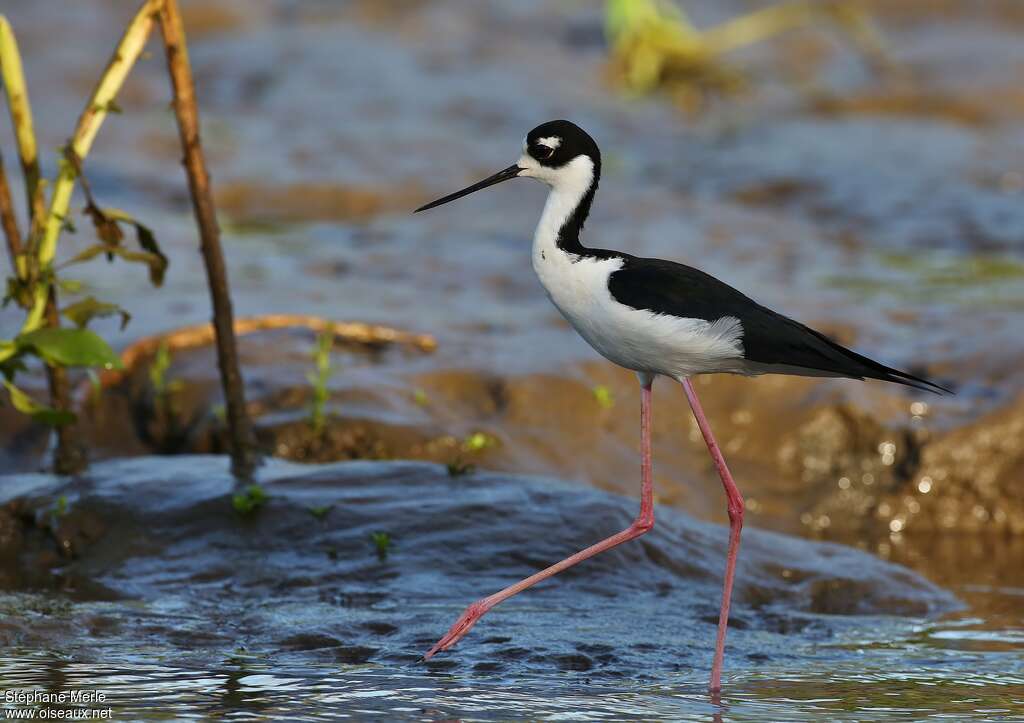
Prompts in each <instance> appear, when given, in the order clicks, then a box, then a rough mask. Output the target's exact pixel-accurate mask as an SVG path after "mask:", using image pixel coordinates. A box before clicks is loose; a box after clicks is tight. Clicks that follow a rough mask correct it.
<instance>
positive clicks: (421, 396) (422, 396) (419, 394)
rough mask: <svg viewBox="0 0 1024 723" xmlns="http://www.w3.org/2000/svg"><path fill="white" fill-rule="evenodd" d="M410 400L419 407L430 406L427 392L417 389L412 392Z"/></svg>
mask: <svg viewBox="0 0 1024 723" xmlns="http://www.w3.org/2000/svg"><path fill="white" fill-rule="evenodd" d="M412 400H413V401H414V402H416V404H418V405H419V406H421V407H425V406H427V405H428V404H430V397H429V396H427V392H426V391H425V390H423V389H421V388H419V387H417V388H416V389H414V390H413V392H412Z"/></svg>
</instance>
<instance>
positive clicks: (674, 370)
mask: <svg viewBox="0 0 1024 723" xmlns="http://www.w3.org/2000/svg"><path fill="white" fill-rule="evenodd" d="M518 177H527V178H535V179H537V180H538V181H541V182H542V183H545V184H547V185H548V186H549V187H550V188H551V191H550V193H549V194H548V200H547V203H546V204H545V205H544V211H543V213H542V214H541V217H540V223H538V224H537V231H536V233H535V234H534V237H533V268H534V270H535V271H536V272H537V276H538V277H540V282H541V284H543V286H544V290H545V291H547V294H548V296H549V297H550V298H551V301H552V302H553V303H554V305H555V306H556V307H558V310H559V311H561V312H562V314H563V316H565V318H566V319H567V320H568V321H569V323H570V324H572V326H573V328H575V329H576V331H577V332H579V334H580V335H581V336H582V337H583V338H584V339H586V340H587V342H589V343H590V345H591V346H592V347H594V349H596V350H597V351H598V352H600V353H601V354H602V355H603V356H605V357H606V358H607V359H609V360H611V361H613V362H615V363H616V364H618V365H619V366H622V367H625V368H626V369H631V370H633V371H635V372H636V373H637V376H638V377H639V379H640V386H641V396H640V437H641V455H642V462H641V467H640V469H641V496H640V514H639V515H638V516H637V518H636V520H634V521H633V524H631V525H630V526H629V527H628V528H626V529H625V530H623V531H622V532H619V533H618V534H616V535H612V536H611V537H609V538H607V539H605V540H602V541H601V542H598V543H597V544H595V545H592V546H591V547H588V548H587V549H585V550H582V551H580V552H577V553H576V554H575V555H573V556H571V557H569V558H566V559H565V560H562V561H561V562H559V563H557V564H554V565H552V566H551V567H549V568H547V569H545V570H542V571H540V572H538V573H536V574H535V575H532V576H530V577H528V578H526V579H525V580H522V581H521V582H517V583H516V584H515V585H510V586H509V587H507V588H505V589H504V590H501V591H499V592H496V593H494V594H493V595H490V596H489V597H485V598H482V599H480V600H478V601H476V602H475V603H473V604H472V605H470V606H469V608H467V610H466V611H465V613H463V615H462V617H460V618H459V619H458V620H457V621H456V623H455V624H454V625H453V626H452V627H451V629H450V630H449V631H448V632H447V633H446V634H445V636H444V637H443V638H441V639H440V640H439V641H438V642H437V644H436V645H434V647H433V648H431V649H430V651H429V652H427V654H426V656H425V657H426V658H430V657H431V656H432V655H434V654H435V653H437V652H438V651H440V650H447V649H448V648H450V647H451V646H453V645H454V644H455V643H456V642H458V641H459V640H460V639H461V638H462V637H463V636H464V635H465V634H466V633H467V632H468V631H469V629H470V628H471V627H473V625H474V624H475V623H476V621H477V620H479V619H480V617H481V616H483V615H484V614H485V613H486V612H487V611H488V610H490V609H491V608H493V607H494V606H495V605H497V604H498V603H500V602H501V601H502V600H505V599H507V598H509V597H511V596H513V595H515V594H516V593H519V592H522V591H523V590H525V589H526V588H528V587H530V586H532V585H535V584H537V583H538V582H540V581H541V580H544V579H546V578H549V577H551V576H552V575H555V574H557V573H559V572H561V571H562V570H565V569H566V568H568V567H571V566H573V565H575V564H576V563H578V562H582V561H583V560H586V559H587V558H589V557H592V556H594V555H596V554H597V553H599V552H603V551H604V550H608V549H610V548H612V547H615V546H616V545H620V544H622V543H623V542H626V541H628V540H632V539H634V538H636V537H639V536H640V535H642V534H644V533H645V532H647V531H648V530H650V529H651V527H653V526H654V499H653V497H654V492H653V486H652V482H651V384H652V382H653V381H654V378H655V377H657V376H659V375H661V376H666V377H669V378H670V379H675V380H676V381H678V382H679V383H680V384H681V385H682V387H683V390H684V392H685V393H686V397H687V399H688V400H689V402H690V407H691V409H692V410H693V415H694V417H696V420H697V425H698V426H699V427H700V431H701V434H703V436H704V441H705V443H706V444H707V447H708V451H709V452H710V453H711V458H712V459H713V460H714V463H715V466H716V467H717V468H718V474H719V476H720V477H721V478H722V484H723V485H724V487H725V494H726V496H727V497H728V511H729V550H728V556H727V560H726V566H725V583H724V587H723V590H722V607H721V612H720V614H719V618H718V636H717V640H716V644H715V656H714V662H713V664H712V668H711V683H710V688H711V690H712V691H717V690H719V689H720V688H721V674H722V657H723V654H724V650H725V632H726V626H727V624H728V620H729V599H730V596H731V594H732V584H733V577H734V574H735V570H736V555H737V552H738V550H739V545H740V530H741V529H742V527H743V496H742V495H741V494H740V491H739V489H738V488H737V487H736V484H735V483H734V482H733V479H732V475H730V474H729V469H728V467H727V466H726V464H725V459H724V458H723V457H722V452H721V450H720V449H719V447H718V444H717V443H716V442H715V438H714V436H713V435H712V434H711V428H710V426H709V425H708V422H707V419H706V418H705V416H704V411H703V410H702V409H701V405H700V402H699V401H698V399H697V394H696V393H695V391H694V389H693V386H692V385H691V384H690V379H689V378H690V377H691V376H693V375H694V374H708V373H714V372H729V373H733V374H745V375H756V374H766V373H775V374H796V375H801V376H821V377H849V378H852V379H881V380H883V381H887V382H896V383H898V384H906V385H908V386H911V387H915V388H918V389H924V390H928V391H948V390H946V389H944V388H943V387H940V386H938V385H937V384H933V383H932V382H930V381H927V380H926V379H921V378H920V377H916V376H913V375H912V374H907V373H906V372H901V371H898V370H896V369H892V368H890V367H887V366H885V365H883V364H879V363H878V362H876V361H872V360H871V359H868V358H867V357H864V356H861V355H860V354H857V353H856V352H853V351H850V350H849V349H846V348H844V347H842V346H840V345H839V344H836V343H835V342H834V341H832V340H830V339H829V338H828V337H826V336H824V335H823V334H820V333H818V332H816V331H814V330H813V329H809V328H808V327H806V326H804V325H803V324H800V323H798V322H796V321H793V320H792V319H789V318H787V317H785V316H782V315H781V314H777V313H775V312H774V311H771V310H770V309H766V308H765V307H763V306H761V305H760V304H758V303H756V302H754V301H753V300H751V299H749V298H747V297H746V296H744V295H743V294H741V293H740V292H739V291H736V289H734V288H732V287H731V286H728V285H726V284H724V283H722V282H721V281H719V280H718V279H716V278H714V277H712V276H709V275H708V274H705V273H704V272H702V271H698V270H697V269H693V268H690V267H688V266H683V265H682V264H678V263H675V262H674V261H663V260H661V259H645V258H639V257H637V256H631V255H630V254H626V253H622V252H621V251H606V250H603V249H592V248H587V247H586V246H584V245H583V244H582V243H581V242H580V231H581V230H582V229H583V223H584V221H586V219H587V214H588V213H589V212H590V206H591V204H592V203H593V202H594V194H595V192H596V191H597V185H598V182H599V181H600V179H601V151H600V150H599V149H598V147H597V144H596V143H595V142H594V139H593V138H591V137H590V136H589V135H587V133H586V132H585V131H584V130H583V129H582V128H580V127H579V126H577V125H575V124H574V123H570V122H569V121H566V120H555V121H550V122H548V123H544V124H543V125H540V126H537V127H536V128H534V129H533V130H532V131H530V133H529V134H528V135H527V136H526V140H525V142H524V145H523V154H522V156H520V158H519V160H518V161H516V162H515V163H514V164H513V165H511V166H509V167H508V168H506V169H505V170H503V171H499V172H498V173H496V174H494V175H493V176H491V177H490V178H485V179H484V180H482V181H480V182H479V183H476V184H474V185H472V186H470V187H468V188H465V189H463V190H461V191H458V192H456V193H453V194H451V195H448V196H445V197H444V198H440V199H438V200H436V201H434V202H433V203H428V204H427V205H425V206H423V207H421V208H418V209H416V211H417V212H419V211H425V210H427V209H430V208H434V207H435V206H440V205H441V204H444V203H448V202H449V201H454V200H455V199H457V198H462V197H463V196H466V195H468V194H470V193H473V192H474V191H478V190H480V189H482V188H487V187H488V186H493V185H494V184H496V183H501V182H502V181H507V180H509V179H511V178H518Z"/></svg>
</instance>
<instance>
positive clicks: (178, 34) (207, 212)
mask: <svg viewBox="0 0 1024 723" xmlns="http://www.w3.org/2000/svg"><path fill="white" fill-rule="evenodd" d="M160 30H161V32H162V33H163V38H164V47H165V49H166V51H167V66H168V69H169V71H170V75H171V87H172V89H173V91H174V111H175V115H176V116H177V119H178V130H179V133H180V135H181V145H182V148H183V149H184V152H185V159H184V165H185V172H186V175H187V176H188V185H189V190H190V192H191V195H192V207H193V210H194V211H195V215H196V222H197V223H198V225H199V238H200V245H201V249H202V254H203V261H204V263H205V265H206V276H207V280H208V282H209V287H210V297H211V300H212V302H213V327H214V330H215V332H216V335H217V363H218V366H219V367H220V377H221V384H222V385H223V387H224V400H225V402H226V406H227V422H228V433H229V437H230V442H231V471H232V472H233V473H234V475H235V477H236V478H237V479H240V480H241V479H249V478H250V477H251V476H252V472H253V469H254V467H255V466H256V464H257V458H256V449H255V440H254V439H253V435H252V427H251V425H250V422H249V416H248V413H247V411H246V408H245V391H244V388H243V383H242V374H241V371H240V370H239V365H238V350H237V347H236V343H235V334H234V320H233V313H232V310H231V295H230V292H229V288H228V276H227V270H226V268H225V264H224V253H223V251H222V250H221V246H220V228H219V227H218V225H217V212H216V209H215V208H214V204H213V193H212V192H211V189H210V177H209V173H208V172H207V170H206V160H205V158H204V157H203V151H202V146H201V145H200V142H199V110H198V108H197V107H196V100H195V85H194V83H193V81H192V69H191V67H190V64H189V60H188V51H187V48H186V45H185V29H184V25H183V23H182V21H181V13H180V11H179V9H178V3H177V0H165V2H164V3H163V5H162V7H161V10H160Z"/></svg>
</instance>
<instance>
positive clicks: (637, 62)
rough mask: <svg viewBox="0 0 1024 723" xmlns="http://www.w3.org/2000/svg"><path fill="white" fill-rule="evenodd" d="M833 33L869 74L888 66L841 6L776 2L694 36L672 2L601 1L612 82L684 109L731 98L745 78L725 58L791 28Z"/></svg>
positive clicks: (856, 17)
mask: <svg viewBox="0 0 1024 723" xmlns="http://www.w3.org/2000/svg"><path fill="white" fill-rule="evenodd" d="M822 22H825V23H830V24H832V25H834V26H836V27H838V28H839V29H840V30H841V31H842V32H843V33H844V34H845V35H846V36H848V37H849V38H851V39H852V41H853V43H854V44H855V45H856V46H857V47H858V48H859V49H860V51H861V52H862V54H863V55H864V56H865V57H866V58H867V59H868V60H869V62H871V63H872V64H873V65H875V66H880V67H888V66H889V65H890V63H889V61H888V59H887V57H886V54H885V51H884V45H883V44H882V41H881V36H880V33H879V32H878V30H877V29H876V28H875V26H874V24H873V23H872V22H871V20H870V18H869V17H868V16H867V14H866V13H865V12H864V11H863V10H862V9H861V8H860V7H859V6H858V5H857V4H855V3H853V2H849V1H848V0H818V1H814V2H811V1H804V0H794V1H793V2H782V3H778V4H775V5H769V6H767V7H763V8H760V9H758V10H754V11H751V12H749V13H746V14H743V15H740V16H737V17H735V18H731V19H729V20H727V21H725V22H723V23H721V24H719V25H716V26H714V27H711V28H708V29H706V30H700V29H698V28H697V27H696V26H695V25H694V24H693V22H692V21H691V20H690V19H689V17H688V16H687V14H686V12H685V11H684V10H683V9H682V8H681V7H679V6H678V5H677V4H676V3H674V2H671V0H608V2H607V4H606V6H605V33H606V35H607V37H608V44H609V47H610V49H611V59H610V66H611V70H612V75H613V76H614V77H615V79H616V80H617V81H618V83H619V84H620V85H622V86H623V87H625V88H626V89H627V90H629V91H630V92H633V93H650V92H653V91H655V90H664V91H667V92H669V93H671V94H673V95H675V96H676V97H677V98H678V99H679V100H680V101H682V102H684V103H688V104H691V105H692V104H695V103H697V102H699V96H700V95H701V94H705V93H716V94H730V93H734V92H736V91H738V90H741V89H742V88H743V87H745V86H746V85H747V77H746V75H745V74H744V73H743V72H742V71H740V70H739V69H737V68H734V67H733V66H731V65H729V64H728V63H727V62H726V60H725V57H724V56H726V55H727V54H728V53H730V52H732V51H734V50H737V49H738V48H741V47H744V46H747V45H752V44H754V43H758V42H761V41H763V40H766V39H768V38H771V37H773V36H777V35H779V34H781V33H784V32H786V31H788V30H791V29H793V28H797V27H804V26H809V25H815V24H820V23H822Z"/></svg>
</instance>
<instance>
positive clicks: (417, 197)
mask: <svg viewBox="0 0 1024 723" xmlns="http://www.w3.org/2000/svg"><path fill="white" fill-rule="evenodd" d="M424 198H425V196H424V194H423V192H422V190H421V189H420V188H419V187H418V186H415V185H408V186H399V187H397V188H391V189H386V190H384V189H370V188H363V187H360V186H355V185H351V184H345V183H295V184H292V185H288V186H271V185H266V184H262V183H258V182H254V181H233V182H231V181H229V182H227V183H223V184H221V185H220V186H218V189H217V205H218V206H219V207H220V208H222V209H223V210H224V212H225V213H226V214H228V215H229V216H230V217H231V218H232V219H234V220H237V221H242V222H250V223H260V222H263V223H266V222H289V223H302V222H308V221H367V220H369V219H371V218H374V217H375V216H378V215H380V214H382V213H385V212H389V211H411V210H412V209H413V208H415V207H416V205H417V204H418V203H420V202H421V201H422V200H423V199H424Z"/></svg>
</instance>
